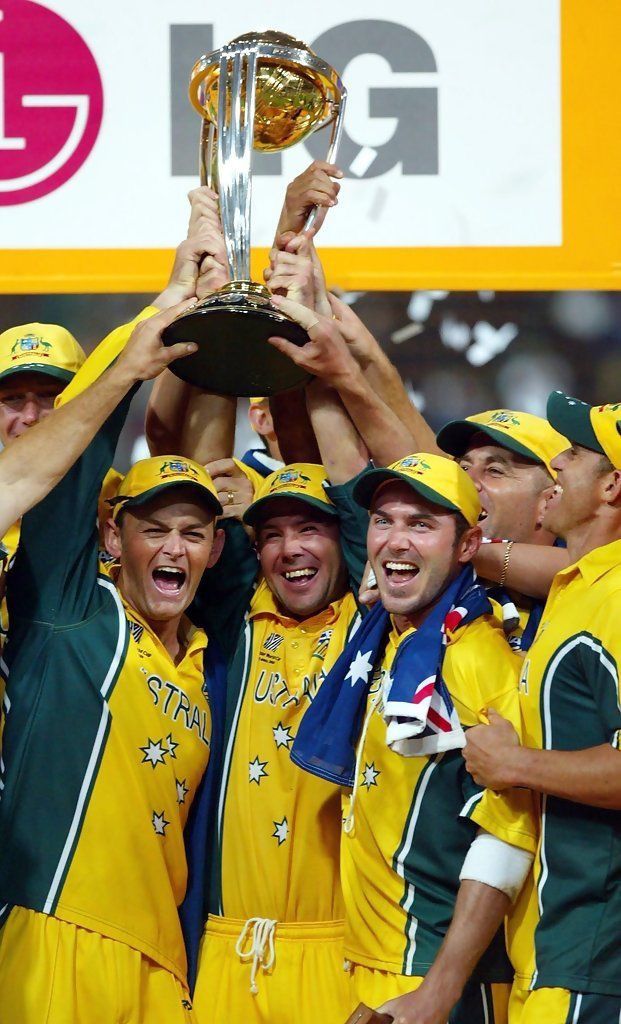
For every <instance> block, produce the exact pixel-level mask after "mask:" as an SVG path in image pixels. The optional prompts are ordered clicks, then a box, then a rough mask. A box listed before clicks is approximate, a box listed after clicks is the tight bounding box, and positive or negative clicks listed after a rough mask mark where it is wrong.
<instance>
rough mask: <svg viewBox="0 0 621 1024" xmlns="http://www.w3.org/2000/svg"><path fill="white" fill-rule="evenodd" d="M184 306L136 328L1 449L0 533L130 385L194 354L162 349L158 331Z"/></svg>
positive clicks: (54, 477)
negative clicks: (89, 377)
mask: <svg viewBox="0 0 621 1024" xmlns="http://www.w3.org/2000/svg"><path fill="white" fill-rule="evenodd" d="M188 305H189V303H188V302H185V303H181V304H179V305H177V306H176V307H174V308H173V310H169V311H167V313H166V314H164V313H160V314H158V315H157V316H154V317H152V318H151V319H149V320H147V321H143V322H142V323H141V324H139V325H137V326H136V328H135V329H134V331H133V333H132V336H131V339H130V341H129V342H128V344H127V346H126V348H125V350H124V352H123V353H122V355H121V356H120V358H119V359H118V360H117V362H116V363H115V364H114V366H112V367H111V368H110V369H109V370H107V371H106V372H105V373H104V374H103V375H102V376H101V377H100V378H99V379H98V380H96V381H95V382H94V383H93V384H92V385H91V386H90V387H87V388H86V390H84V391H83V392H82V393H81V394H79V395H78V396H77V397H76V398H74V399H73V401H70V402H67V403H66V404H65V405H62V406H61V407H60V408H58V409H55V410H54V411H53V412H52V413H51V415H50V416H49V417H48V418H47V419H46V420H45V422H44V423H43V422H42V423H37V424H36V425H35V426H34V427H32V428H31V429H30V430H29V431H27V433H25V434H23V435H22V436H21V437H18V438H17V439H16V440H15V442H14V443H13V444H11V445H9V446H8V447H7V448H5V449H4V451H3V452H2V454H1V455H0V495H1V498H0V535H2V534H3V533H4V532H5V531H6V530H7V529H8V528H9V526H10V525H11V523H14V522H15V521H16V520H17V519H19V518H20V517H21V516H23V515H24V514H25V513H26V512H27V511H28V510H29V509H30V508H32V507H33V505H35V504H36V503H37V502H39V501H41V499H42V498H44V497H45V495H46V494H48V492H49V491H51V490H52V488H53V487H54V486H55V485H56V484H57V483H58V481H59V480H60V479H61V478H62V477H63V476H64V474H65V473H66V472H67V470H68V469H69V468H70V466H71V465H73V463H74V462H75V460H76V459H77V458H78V457H79V456H80V455H81V453H82V452H83V451H84V449H85V448H86V447H87V445H88V444H90V442H91V441H92V439H93V438H94V436H95V434H96V433H97V431H98V430H99V428H100V427H101V426H102V424H103V423H104V422H105V420H106V419H107V418H108V416H109V415H110V413H111V412H112V411H113V410H114V409H115V408H116V406H117V405H118V404H119V402H120V401H121V399H122V398H123V397H124V396H125V395H126V394H127V392H128V391H129V390H130V389H131V388H132V387H133V385H134V384H136V383H137V382H138V381H140V380H149V379H150V378H152V377H155V376H157V374H158V373H160V372H161V371H162V370H163V369H164V368H165V367H166V366H168V364H169V363H170V362H171V361H172V360H173V359H180V358H181V357H182V356H184V355H188V354H189V353H190V352H193V351H195V349H196V346H195V345H191V344H178V345H174V346H172V347H171V348H166V347H165V346H164V345H162V343H161V339H160V332H161V330H162V329H163V328H164V327H165V326H166V325H167V324H168V323H170V322H171V321H172V320H173V319H174V317H175V316H177V315H178V314H179V313H180V312H182V311H183V310H184V309H185V308H187V306H188Z"/></svg>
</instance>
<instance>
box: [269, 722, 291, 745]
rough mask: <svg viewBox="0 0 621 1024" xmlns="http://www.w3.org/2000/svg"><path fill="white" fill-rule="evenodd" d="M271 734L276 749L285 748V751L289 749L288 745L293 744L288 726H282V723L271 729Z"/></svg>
mask: <svg viewBox="0 0 621 1024" xmlns="http://www.w3.org/2000/svg"><path fill="white" fill-rule="evenodd" d="M272 733H273V734H274V739H275V741H276V746H277V747H287V749H289V744H290V743H293V736H292V735H291V727H290V726H288V725H287V726H284V725H283V724H282V722H279V723H278V725H277V726H276V727H275V728H274V729H272Z"/></svg>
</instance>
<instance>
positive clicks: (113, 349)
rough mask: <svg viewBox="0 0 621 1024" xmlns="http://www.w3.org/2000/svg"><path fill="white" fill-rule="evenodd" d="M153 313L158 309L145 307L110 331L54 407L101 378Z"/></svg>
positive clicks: (69, 399) (62, 403) (67, 400)
mask: <svg viewBox="0 0 621 1024" xmlns="http://www.w3.org/2000/svg"><path fill="white" fill-rule="evenodd" d="M155 313H159V309H157V307H156V306H146V307H145V308H144V309H143V310H141V311H140V313H139V314H138V316H136V317H134V319H133V320H131V321H130V322H129V323H128V324H123V325H122V326H121V327H117V328H116V330H114V331H111V333H110V334H108V335H107V336H106V337H105V338H104V339H103V341H101V342H100V343H99V345H98V346H97V348H96V349H94V350H93V351H92V352H91V354H90V356H89V357H88V359H87V360H86V362H85V363H84V364H83V365H82V366H81V367H80V369H79V370H78V372H77V373H76V375H75V377H74V378H73V380H72V381H70V382H69V384H67V387H66V388H65V390H64V391H63V392H62V393H61V394H60V395H59V396H58V398H57V399H56V402H55V403H54V404H55V405H56V406H59V405H64V404H65V402H69V401H71V399H72V398H75V397H76V395H79V394H81V393H82V392H83V391H85V390H86V388H87V387H89V386H90V385H91V384H92V383H93V381H96V380H97V379H98V378H99V377H100V376H101V374H102V373H103V372H104V370H107V369H108V367H109V366H110V365H111V364H112V363H113V362H114V360H115V359H116V358H117V356H118V355H119V354H120V353H121V352H122V351H123V349H124V348H125V346H126V344H127V342H128V341H129V339H130V337H131V333H132V331H133V329H134V327H135V326H136V325H137V324H139V323H140V322H141V321H142V320H146V319H147V318H148V317H150V316H153V315H154V314H155Z"/></svg>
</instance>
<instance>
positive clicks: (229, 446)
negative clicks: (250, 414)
mask: <svg viewBox="0 0 621 1024" xmlns="http://www.w3.org/2000/svg"><path fill="white" fill-rule="evenodd" d="M236 408H237V403H236V400H235V399H234V398H226V397H223V396H221V395H213V394H210V393H209V392H206V391H201V390H200V389H199V388H195V387H193V386H192V385H191V384H186V383H185V381H182V380H180V379H179V378H178V377H175V375H174V374H173V373H172V372H171V371H170V370H167V371H165V372H164V373H163V374H161V376H160V377H159V378H158V379H157V380H156V382H155V384H154V385H153V390H152V392H151V396H150V398H149V404H148V406H147V414H146V421H145V432H146V435H147V442H148V445H149V451H150V452H151V454H152V455H185V456H186V457H187V458H191V459H194V461H195V462H201V463H205V462H213V461H214V460H216V459H225V458H228V457H229V456H230V455H232V452H233V443H234V439H235V414H236Z"/></svg>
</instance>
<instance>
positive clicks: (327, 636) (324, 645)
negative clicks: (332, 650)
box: [311, 629, 334, 661]
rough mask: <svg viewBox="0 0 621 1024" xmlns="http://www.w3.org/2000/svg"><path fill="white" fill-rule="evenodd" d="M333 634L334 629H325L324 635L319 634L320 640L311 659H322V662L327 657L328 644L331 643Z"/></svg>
mask: <svg viewBox="0 0 621 1024" xmlns="http://www.w3.org/2000/svg"><path fill="white" fill-rule="evenodd" d="M333 632H334V630H333V629H324V631H323V633H320V634H319V638H318V640H317V643H316V645H315V650H314V651H313V653H312V654H311V658H320V659H321V661H323V659H324V658H325V656H326V652H327V650H328V644H329V643H330V640H331V638H332V634H333Z"/></svg>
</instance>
